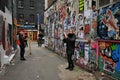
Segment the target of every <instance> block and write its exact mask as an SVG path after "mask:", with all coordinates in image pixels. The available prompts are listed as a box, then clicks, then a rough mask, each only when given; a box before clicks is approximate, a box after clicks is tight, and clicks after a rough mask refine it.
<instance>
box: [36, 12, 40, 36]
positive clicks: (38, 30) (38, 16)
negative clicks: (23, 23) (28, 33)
mask: <svg viewBox="0 0 120 80" xmlns="http://www.w3.org/2000/svg"><path fill="white" fill-rule="evenodd" d="M37 26H38V34H39V33H40V32H39V29H40V28H39V26H40V25H39V13H38V14H37Z"/></svg>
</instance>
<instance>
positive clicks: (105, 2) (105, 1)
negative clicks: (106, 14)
mask: <svg viewBox="0 0 120 80" xmlns="http://www.w3.org/2000/svg"><path fill="white" fill-rule="evenodd" d="M108 4H110V0H99V7H102V6H105V5H108Z"/></svg>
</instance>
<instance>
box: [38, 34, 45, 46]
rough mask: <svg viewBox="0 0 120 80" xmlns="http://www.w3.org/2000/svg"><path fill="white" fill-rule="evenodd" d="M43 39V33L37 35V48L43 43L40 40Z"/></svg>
mask: <svg viewBox="0 0 120 80" xmlns="http://www.w3.org/2000/svg"><path fill="white" fill-rule="evenodd" d="M43 37H44V35H43V33H42V32H40V33H39V35H38V47H40V46H41V45H42V43H43V40H42V38H43Z"/></svg>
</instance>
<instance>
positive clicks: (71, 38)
mask: <svg viewBox="0 0 120 80" xmlns="http://www.w3.org/2000/svg"><path fill="white" fill-rule="evenodd" d="M75 39H76V36H75V34H72V33H69V34H68V35H67V38H64V39H63V42H64V43H66V47H67V48H66V52H67V53H68V54H69V53H72V54H74V48H75Z"/></svg>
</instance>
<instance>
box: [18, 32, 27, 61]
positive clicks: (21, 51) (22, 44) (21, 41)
mask: <svg viewBox="0 0 120 80" xmlns="http://www.w3.org/2000/svg"><path fill="white" fill-rule="evenodd" d="M19 40H20V45H19V46H20V59H21V60H26V59H25V57H24V54H25V42H24V35H23V32H22V31H21V32H20V33H19Z"/></svg>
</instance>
